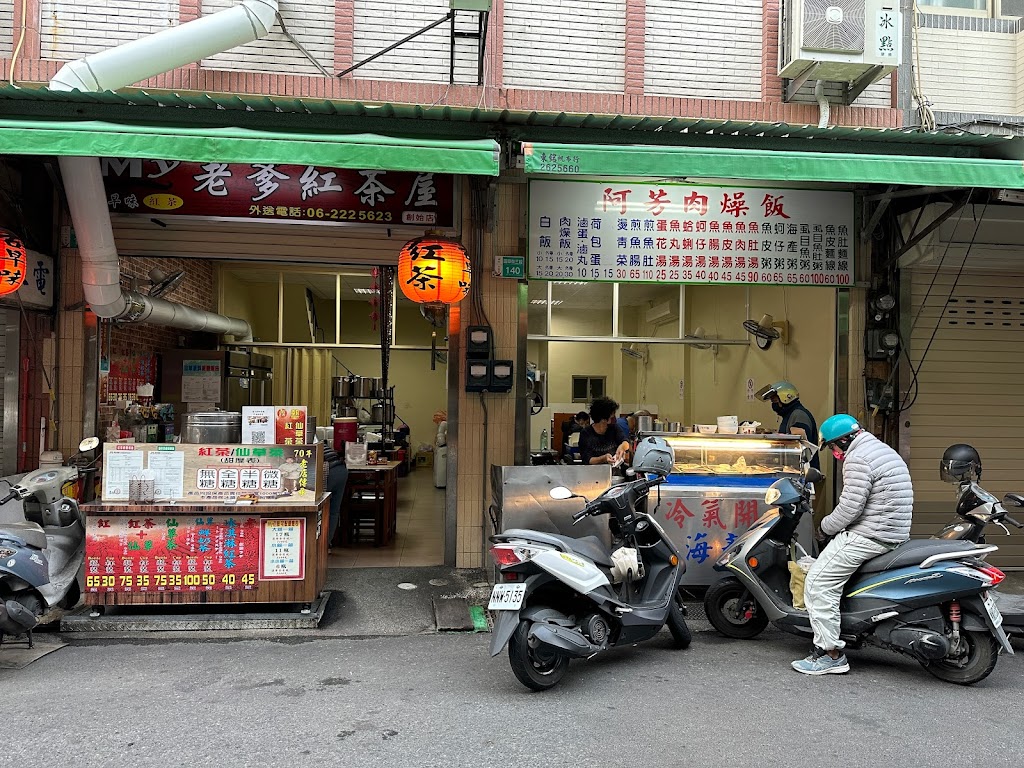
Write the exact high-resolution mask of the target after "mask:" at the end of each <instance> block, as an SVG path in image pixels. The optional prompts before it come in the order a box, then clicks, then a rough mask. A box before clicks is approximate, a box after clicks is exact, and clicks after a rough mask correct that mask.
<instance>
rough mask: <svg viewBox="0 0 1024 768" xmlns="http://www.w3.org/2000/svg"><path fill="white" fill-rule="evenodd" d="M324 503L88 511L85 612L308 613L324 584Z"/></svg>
mask: <svg viewBox="0 0 1024 768" xmlns="http://www.w3.org/2000/svg"><path fill="white" fill-rule="evenodd" d="M329 497H330V494H327V493H325V494H323V495H322V496H321V497H320V499H319V500H318V501H317V502H315V503H306V504H294V503H292V504H288V503H273V502H266V503H258V504H253V505H236V504H187V503H168V504H122V503H117V502H95V503H92V504H87V505H85V506H83V507H82V509H83V511H84V512H85V515H86V544H85V602H86V604H87V605H101V606H105V605H167V604H177V605H180V604H189V603H199V604H205V603H303V604H308V603H312V602H313V601H314V600H315V599H316V598H317V596H318V595H319V594H320V592H322V591H323V589H324V585H325V584H326V581H327V544H328V542H327V530H328V522H329V520H328V515H329V512H328V510H329V506H328V501H329Z"/></svg>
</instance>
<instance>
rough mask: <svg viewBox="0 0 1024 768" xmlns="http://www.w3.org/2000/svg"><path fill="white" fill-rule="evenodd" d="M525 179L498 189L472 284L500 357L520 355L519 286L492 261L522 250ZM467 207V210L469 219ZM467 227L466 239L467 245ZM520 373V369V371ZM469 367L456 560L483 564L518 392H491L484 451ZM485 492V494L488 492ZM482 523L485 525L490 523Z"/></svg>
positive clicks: (466, 321)
mask: <svg viewBox="0 0 1024 768" xmlns="http://www.w3.org/2000/svg"><path fill="white" fill-rule="evenodd" d="M525 193H526V185H525V184H502V185H499V187H498V194H497V214H496V216H497V223H496V226H495V230H494V233H493V234H486V235H485V237H484V247H483V260H482V261H483V269H480V270H478V273H474V275H473V281H474V284H476V285H478V286H480V289H481V290H482V291H483V295H482V302H483V307H484V312H485V313H486V315H487V319H488V320H489V321H490V325H491V327H492V328H493V329H494V339H495V347H494V356H495V358H496V359H499V360H515V359H516V335H517V329H518V325H517V324H518V317H519V310H518V303H517V301H518V299H517V297H518V287H519V283H518V282H517V281H516V280H511V279H507V278H501V277H494V275H493V270H492V269H491V265H492V263H493V261H492V260H493V256H494V254H495V253H500V254H510V253H518V249H519V227H520V222H521V221H522V212H523V206H524V205H525V204H526V194H525ZM468 214H469V212H468V210H467V211H466V212H465V213H464V214H463V215H464V220H465V221H469V217H468ZM469 231H470V230H469V229H468V228H467V230H466V233H467V234H466V235H464V237H463V242H464V243H465V244H466V245H467V246H468V245H469V234H468V233H469ZM468 304H469V300H468V299H467V300H465V301H463V302H462V305H461V306H460V319H461V327H462V331H463V337H464V334H465V329H466V327H467V326H468V325H471V324H472V321H471V313H470V311H469V306H468ZM516 374H517V375H521V374H522V372H521V371H517V372H516ZM465 376H466V370H465V365H463V366H461V381H460V384H459V394H458V399H459V432H458V484H457V489H458V491H457V493H458V496H457V504H458V542H457V550H456V565H457V566H458V567H459V568H479V567H481V566H482V565H483V559H482V555H483V551H484V541H485V538H484V534H485V532H486V534H487V535H490V533H491V531H490V522H489V521H488V518H487V515H486V510H487V506H488V504H490V501H491V494H490V467H491V465H492V464H497V465H511V464H514V463H515V461H514V456H513V449H514V441H513V439H512V435H514V434H515V396H514V394H513V393H509V394H505V395H501V394H488V395H484V397H485V398H486V407H487V424H488V426H487V430H488V440H487V456H486V459H484V457H483V445H484V427H483V422H484V409H483V406H482V405H481V402H480V395H479V394H477V393H467V392H465V391H464V387H465ZM485 492H486V495H485ZM481 526H487V528H486V529H484V528H482V527H481Z"/></svg>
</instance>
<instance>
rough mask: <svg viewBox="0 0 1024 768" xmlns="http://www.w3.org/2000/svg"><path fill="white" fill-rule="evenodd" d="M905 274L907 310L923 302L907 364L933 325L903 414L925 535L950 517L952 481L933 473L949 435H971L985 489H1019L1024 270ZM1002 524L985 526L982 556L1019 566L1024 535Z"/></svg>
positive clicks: (1023, 474)
mask: <svg viewBox="0 0 1024 768" xmlns="http://www.w3.org/2000/svg"><path fill="white" fill-rule="evenodd" d="M933 276H935V281H934V285H932V286H931V291H930V293H929V285H931V283H932V278H933ZM905 279H906V275H905ZM909 279H910V281H911V295H912V302H911V303H912V307H913V312H912V315H911V316H912V317H915V316H917V313H918V310H919V309H920V308H921V306H922V304H923V305H924V309H923V311H922V312H921V315H920V317H919V318H918V320H917V323H916V324H915V327H914V328H913V332H912V335H911V337H910V339H909V342H908V343H909V346H910V350H909V352H910V358H911V359H912V360H913V361H914V366H915V367H917V366H918V365H919V364H920V361H921V357H922V355H924V354H925V349H926V348H927V347H928V343H929V339H930V338H931V336H932V332H933V331H934V332H935V338H934V341H932V343H931V348H930V349H929V350H928V352H927V356H926V357H925V360H924V365H923V366H921V370H920V374H919V376H918V387H917V389H918V395H917V399H916V401H915V402H914V403H913V407H912V408H910V409H909V410H908V411H905V412H904V413H903V415H902V418H901V421H909V422H910V435H911V438H910V455H911V460H910V470H911V475H912V477H913V481H914V497H915V509H914V527H913V533H914V535H915V536H928V535H931V534H933V533H935V532H936V531H937V530H938V529H939V528H940V527H941V526H942V525H943V524H945V523H947V522H949V521H950V520H952V519H953V517H954V507H955V488H954V487H953V486H950V485H947V484H946V483H943V482H942V481H941V480H939V474H938V468H939V460H940V458H941V456H942V452H943V451H944V450H945V449H946V448H947V447H948V446H950V445H952V444H953V443H969V444H971V445H973V446H974V447H975V448H976V449H977V450H978V453H980V454H981V459H982V463H983V465H984V476H983V478H982V485H983V486H984V487H985V489H986V490H988V491H989V492H991V493H993V494H995V495H996V496H997V497H999V498H1002V496H1003V495H1004V494H1005V493H1008V492H1010V491H1017V492H1024V442H1022V436H1024V397H1022V396H1021V384H1022V383H1024V354H1021V349H1022V344H1024V274H1007V273H994V272H990V273H985V272H974V273H972V272H967V271H965V272H964V273H963V274H962V275H960V278H959V280H957V279H956V269H944V270H942V271H940V272H939V273H938V274H937V275H936V273H935V272H933V271H932V270H930V269H925V270H920V271H911V272H910V273H909ZM954 284H955V285H956V287H955V288H953V286H954ZM951 289H952V295H951V294H950V290H951ZM926 296H927V301H926ZM947 297H949V305H948V306H947V307H946V310H945V312H943V306H944V305H945V303H946V299H947ZM936 323H938V326H937V327H936ZM1014 516H1015V517H1024V514H1022V515H1018V514H1015V515H1014ZM1010 530H1011V532H1012V535H1010V536H1007V535H1005V534H1004V533H1003V532H1002V531H1001V530H1000V529H999V528H997V527H995V526H992V527H990V528H989V529H988V531H987V533H988V534H989V539H990V543H992V544H996V545H997V546H999V551H998V552H996V553H995V554H994V555H992V556H991V557H990V558H989V559H990V560H991V561H992V562H993V563H994V564H996V565H999V566H1001V567H1009V568H1024V534H1022V533H1021V532H1020V531H1017V530H1016V529H1013V528H1011V529H1010Z"/></svg>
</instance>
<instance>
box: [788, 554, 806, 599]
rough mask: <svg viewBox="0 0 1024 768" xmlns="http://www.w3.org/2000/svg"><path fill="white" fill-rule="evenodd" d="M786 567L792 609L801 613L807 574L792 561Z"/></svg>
mask: <svg viewBox="0 0 1024 768" xmlns="http://www.w3.org/2000/svg"><path fill="white" fill-rule="evenodd" d="M786 565H787V566H788V567H789V591H790V592H792V593H793V607H794V608H796V609H797V610H798V611H802V610H803V609H804V608H805V607H806V606H805V605H804V579H805V578H806V577H807V572H806V571H805V570H804V569H803V568H801V567H800V564H799V563H794V562H793V561H792V560H790V561H789V562H788V563H787V564H786Z"/></svg>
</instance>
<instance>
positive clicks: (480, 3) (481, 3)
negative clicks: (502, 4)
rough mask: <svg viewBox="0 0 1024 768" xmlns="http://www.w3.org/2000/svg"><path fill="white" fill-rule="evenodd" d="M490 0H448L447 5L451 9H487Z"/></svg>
mask: <svg viewBox="0 0 1024 768" xmlns="http://www.w3.org/2000/svg"><path fill="white" fill-rule="evenodd" d="M491 5H493V2H492V0H448V7H449V8H451V9H452V10H453V11H489V10H491Z"/></svg>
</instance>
